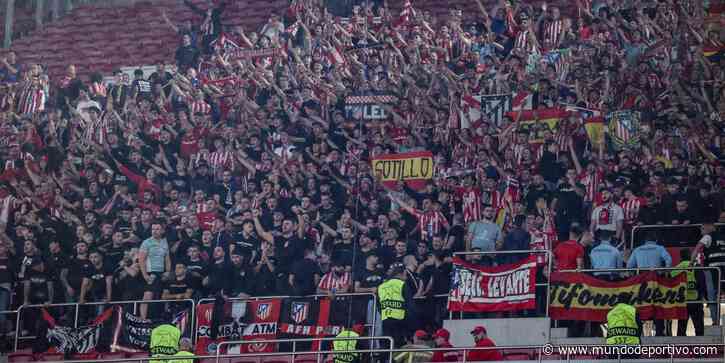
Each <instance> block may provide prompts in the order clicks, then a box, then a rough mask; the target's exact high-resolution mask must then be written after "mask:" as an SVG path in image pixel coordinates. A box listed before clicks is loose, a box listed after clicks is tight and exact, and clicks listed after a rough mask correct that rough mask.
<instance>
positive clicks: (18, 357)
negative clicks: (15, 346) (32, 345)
mask: <svg viewBox="0 0 725 363" xmlns="http://www.w3.org/2000/svg"><path fill="white" fill-rule="evenodd" d="M15 362H35V357H33V354H29V353H17V352H16V353H10V354H8V363H15Z"/></svg>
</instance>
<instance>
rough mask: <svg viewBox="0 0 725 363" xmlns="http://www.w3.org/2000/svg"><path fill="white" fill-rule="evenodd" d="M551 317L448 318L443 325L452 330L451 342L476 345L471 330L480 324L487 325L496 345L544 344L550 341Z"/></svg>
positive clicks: (465, 345) (459, 345) (462, 345)
mask: <svg viewBox="0 0 725 363" xmlns="http://www.w3.org/2000/svg"><path fill="white" fill-rule="evenodd" d="M549 324H550V319H549V318H520V319H466V320H446V321H444V322H443V327H444V328H446V329H448V330H449V331H450V332H451V344H453V346H456V347H471V346H474V345H475V344H474V342H473V337H472V336H471V334H470V332H471V330H473V328H475V327H476V326H478V325H483V326H484V327H486V331H487V332H488V336H489V337H490V338H491V339H493V341H494V342H496V345H502V346H503V345H543V344H546V343H548V342H549Z"/></svg>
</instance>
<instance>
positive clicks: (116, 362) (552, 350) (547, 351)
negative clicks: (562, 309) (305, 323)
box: [58, 337, 725, 363]
mask: <svg viewBox="0 0 725 363" xmlns="http://www.w3.org/2000/svg"><path fill="white" fill-rule="evenodd" d="M379 338H380V337H378V339H379ZM606 346H607V345H606V344H581V345H576V346H569V345H560V346H553V345H549V344H547V345H544V346H541V345H507V346H494V347H454V348H409V349H404V348H396V349H392V348H388V349H354V350H337V351H336V350H324V351H318V352H312V353H311V352H293V353H290V352H269V353H239V354H225V355H221V356H216V355H189V356H160V357H149V358H120V359H107V360H103V359H102V360H95V361H94V363H125V362H141V361H143V362H148V361H149V360H152V359H153V360H154V361H160V362H161V361H169V360H173V359H226V358H264V357H290V356H291V357H294V356H299V355H310V354H320V355H326V354H345V353H348V354H366V353H381V354H389V355H390V356H391V357H392V355H393V354H394V353H403V352H450V351H457V352H461V353H463V354H462V358H461V360H459V361H458V362H459V363H466V362H471V361H470V360H468V354H467V353H469V352H472V351H491V350H499V351H502V350H503V351H505V350H524V349H525V350H529V351H530V352H531V351H533V353H534V354H535V355H536V357H535V358H534V360H537V361H538V362H541V361H542V360H544V357H547V356H559V357H562V359H559V360H560V361H566V362H571V361H572V359H576V360H577V361H579V360H581V359H582V358H577V357H576V356H578V355H584V356H589V355H592V354H577V353H571V351H570V350H569V349H566V348H568V347H572V348H573V347H577V348H580V347H587V348H593V347H606ZM671 346H673V345H668V344H646V345H641V347H645V348H652V347H671ZM676 346H678V347H717V348H718V350H719V349H721V348H723V347H724V346H725V344H723V343H712V344H677V345H676ZM562 350H566V352H565V354H561V352H562ZM527 354H528V353H527ZM675 354H676V353H675V352H674V351H672V353H671V354H668V358H669V360H670V362H674V359H675ZM717 354H718V357H717V358H710V359H714V360H715V361H725V349H724V350H723V352H722V356H720V354H721V353H720V352H718V353H717ZM572 356H574V357H572ZM292 359H293V360H294V358H292ZM549 359H551V358H549ZM594 359H598V358H594ZM612 359H616V360H617V362H622V359H623V357H622V355H618V356H617V358H611V359H610V361H611V360H612ZM649 359H666V358H649ZM704 359H707V358H703V357H700V358H699V360H698V361H703V360H704ZM640 361H641V360H640ZM62 362H64V363H88V361H87V360H65V361H62ZM217 362H218V361H217ZM58 363H61V361H59V362H58Z"/></svg>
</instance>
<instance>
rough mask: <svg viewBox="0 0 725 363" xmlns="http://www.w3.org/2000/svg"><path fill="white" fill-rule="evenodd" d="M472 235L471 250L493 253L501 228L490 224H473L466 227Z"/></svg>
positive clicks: (499, 237)
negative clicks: (478, 249) (476, 249)
mask: <svg viewBox="0 0 725 363" xmlns="http://www.w3.org/2000/svg"><path fill="white" fill-rule="evenodd" d="M468 232H469V233H471V234H472V235H473V240H472V241H471V248H480V249H481V251H483V252H488V251H495V250H496V241H498V240H500V239H501V228H499V226H498V224H496V223H492V222H473V223H471V224H469V225H468Z"/></svg>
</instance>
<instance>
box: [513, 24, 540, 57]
mask: <svg viewBox="0 0 725 363" xmlns="http://www.w3.org/2000/svg"><path fill="white" fill-rule="evenodd" d="M529 34H531V30H528V29H527V30H521V31H519V32H518V33H516V42H515V43H514V49H523V50H524V51H526V52H527V53H539V49H538V48H537V47H536V43H535V42H532V41H531V40H529Z"/></svg>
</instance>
